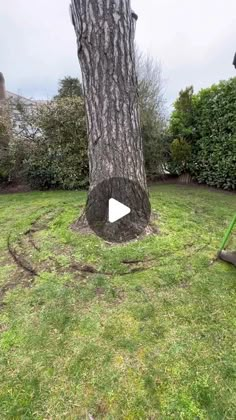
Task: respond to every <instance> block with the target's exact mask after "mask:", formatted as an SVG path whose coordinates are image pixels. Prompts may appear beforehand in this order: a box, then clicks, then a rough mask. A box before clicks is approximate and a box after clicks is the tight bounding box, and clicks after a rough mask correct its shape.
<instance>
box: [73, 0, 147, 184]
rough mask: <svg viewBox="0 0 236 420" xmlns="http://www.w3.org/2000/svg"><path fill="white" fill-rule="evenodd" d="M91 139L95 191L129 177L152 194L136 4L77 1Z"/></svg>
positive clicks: (76, 21)
mask: <svg viewBox="0 0 236 420" xmlns="http://www.w3.org/2000/svg"><path fill="white" fill-rule="evenodd" d="M71 15H72V21H73V24H74V27H75V31H76V35H77V43H78V57H79V61H80V65H81V71H82V77H83V86H84V96H85V104H86V111H87V127H88V139H89V150H88V153H89V168H90V190H91V189H93V188H94V187H95V186H96V185H97V184H99V183H101V182H102V181H104V180H105V179H109V178H112V177H119V178H123V177H125V178H128V179H130V180H132V181H135V182H138V183H139V184H140V185H141V187H142V188H143V189H144V190H146V191H147V184H146V175H145V168H144V157H143V145H142V138H141V130H140V117H139V106H138V90H137V89H138V84H137V77H136V70H135V52H134V35H135V26H136V20H137V18H138V17H137V15H136V14H135V13H134V12H133V11H132V10H131V5H130V0H72V3H71Z"/></svg>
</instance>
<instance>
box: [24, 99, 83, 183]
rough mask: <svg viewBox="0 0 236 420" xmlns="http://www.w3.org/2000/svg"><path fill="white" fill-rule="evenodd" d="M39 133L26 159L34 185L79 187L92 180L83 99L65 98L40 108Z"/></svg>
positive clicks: (38, 111) (27, 174)
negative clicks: (89, 173) (90, 178)
mask: <svg viewBox="0 0 236 420" xmlns="http://www.w3.org/2000/svg"><path fill="white" fill-rule="evenodd" d="M35 125H36V127H38V130H39V133H38V135H37V136H36V138H35V139H34V142H32V143H31V148H30V151H29V154H28V157H27V158H26V159H25V170H26V176H27V179H28V180H29V182H30V184H31V186H32V187H34V188H43V189H45V188H61V189H69V190H72V189H79V188H83V187H85V186H86V185H87V184H88V157H87V134H86V121H85V111H84V103H83V100H82V99H81V98H79V97H72V98H62V99H58V100H55V101H53V102H50V103H48V104H46V105H43V106H41V107H40V108H38V109H37V111H36V115H35Z"/></svg>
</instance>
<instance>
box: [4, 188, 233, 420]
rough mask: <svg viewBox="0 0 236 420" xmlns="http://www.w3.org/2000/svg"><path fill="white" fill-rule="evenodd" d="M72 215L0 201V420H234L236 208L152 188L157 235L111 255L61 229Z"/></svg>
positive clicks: (25, 200) (73, 199)
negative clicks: (222, 257) (224, 252)
mask: <svg viewBox="0 0 236 420" xmlns="http://www.w3.org/2000/svg"><path fill="white" fill-rule="evenodd" d="M84 201H85V193H77V192H48V193H30V194H15V195H2V196H0V229H1V232H0V290H1V292H0V419H27V420H28V419H42V420H43V419H48V420H49V419H53V420H54V419H89V418H91V417H93V418H94V419H95V420H97V419H129V420H133V419H135V420H136V419H184V420H185V419H214V420H217V419H219V420H222V419H232V420H233V419H235V418H236V392H235V391H236V389H235V388H236V334H235V331H236V316H235V315H236V310H235V303H236V299H235V296H236V270H235V268H234V267H233V266H230V265H227V264H226V263H223V262H218V261H214V258H215V255H216V252H217V249H218V248H219V245H220V243H221V241H222V238H223V235H224V232H225V230H226V228H227V226H228V224H229V223H230V220H231V218H232V217H233V215H234V213H235V208H236V196H235V195H230V194H224V193H221V192H212V191H208V190H207V189H199V188H196V189H193V188H190V187H189V188H187V187H186V188H184V187H180V186H179V187H178V186H166V185H161V186H156V187H152V189H151V201H152V207H153V209H154V210H155V211H156V212H157V213H158V215H159V218H158V220H157V221H156V223H157V225H158V227H159V229H160V234H159V235H157V236H149V237H145V238H144V239H142V240H140V241H138V242H133V243H129V244H126V245H123V246H109V245H107V244H105V243H103V242H102V241H101V240H100V239H98V238H97V237H95V236H93V235H90V236H81V235H80V234H78V233H76V232H74V231H72V230H71V229H70V225H71V224H72V222H74V221H75V220H76V218H77V217H78V215H79V213H80V212H81V208H82V205H83V204H84ZM36 220H37V221H36ZM34 221H36V223H35V224H34ZM32 224H33V227H35V229H34V230H35V231H34V232H31V238H30V236H29V234H28V233H27V231H29V229H30V228H31V225H32ZM31 229H32V228H31ZM9 235H10V239H9ZM8 240H10V245H11V247H12V249H13V250H14V252H16V254H17V256H18V257H19V256H20V258H24V261H26V262H27V263H28V264H30V267H31V268H32V267H33V268H34V269H35V270H36V271H37V273H38V276H35V277H34V278H32V276H31V275H30V274H27V273H26V272H25V270H23V269H22V268H20V267H17V266H16V263H15V262H14V261H13V259H12V257H11V256H10V255H9V252H8V249H7V242H8ZM229 246H231V247H232V248H234V247H235V249H236V238H235V235H234V236H233V237H232V238H231V242H230V244H229ZM124 259H126V260H127V259H130V260H143V264H142V263H139V264H137V266H138V267H139V268H142V269H143V270H142V271H137V272H135V273H130V274H129V271H130V270H131V269H132V268H133V267H136V266H130V267H129V266H127V265H125V264H123V263H122V261H123V260H124ZM75 262H77V263H79V264H80V265H81V264H86V265H88V264H89V265H92V266H94V267H95V268H96V270H97V273H95V274H89V273H88V274H86V273H81V272H80V271H76V270H73V269H72V267H71V265H72V263H75ZM104 272H107V273H110V275H105V274H102V273H104ZM125 273H126V274H125Z"/></svg>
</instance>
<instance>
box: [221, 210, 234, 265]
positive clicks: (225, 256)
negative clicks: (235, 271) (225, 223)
mask: <svg viewBox="0 0 236 420" xmlns="http://www.w3.org/2000/svg"><path fill="white" fill-rule="evenodd" d="M235 225H236V214H235V216H234V218H233V220H232V222H231V224H230V226H229V228H228V230H227V232H226V234H225V237H224V240H223V242H222V245H221V248H220V250H219V252H218V258H220V259H221V260H223V261H226V262H228V263H230V264H233V265H235V267H236V251H233V252H231V251H225V250H224V249H225V247H226V245H227V243H228V241H229V238H230V235H231V233H232V231H233V228H234V226H235Z"/></svg>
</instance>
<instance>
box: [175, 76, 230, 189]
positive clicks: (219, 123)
mask: <svg viewBox="0 0 236 420" xmlns="http://www.w3.org/2000/svg"><path fill="white" fill-rule="evenodd" d="M190 96H191V98H190V99H191V101H190V100H189V101H188V102H187V105H188V106H187V108H186V109H184V108H183V107H182V108H181V110H180V109H179V107H178V106H176V105H175V110H174V112H173V115H172V117H171V123H170V130H171V132H172V135H173V136H174V135H175V136H176V135H178V136H179V137H181V136H182V135H183V133H185V134H186V133H191V136H190V137H188V136H187V135H186V137H184V139H185V140H187V141H188V143H191V145H192V155H191V159H190V160H189V162H188V167H189V171H190V173H191V175H192V176H193V177H194V178H195V179H196V180H197V181H198V182H199V183H206V184H207V185H210V186H214V187H218V188H224V189H235V188H236V78H233V79H230V80H228V81H223V82H220V83H219V84H217V85H213V86H212V87H210V88H208V89H203V90H201V91H200V92H199V93H198V94H197V95H190ZM178 103H179V102H178V101H176V104H178ZM190 110H191V113H190ZM184 113H187V114H188V115H187V116H188V118H187V116H186V117H185V116H184ZM190 114H191V118H189V115H190ZM179 121H181V124H180V123H178V124H177V123H176V122H179ZM187 137H188V138H187Z"/></svg>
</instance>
